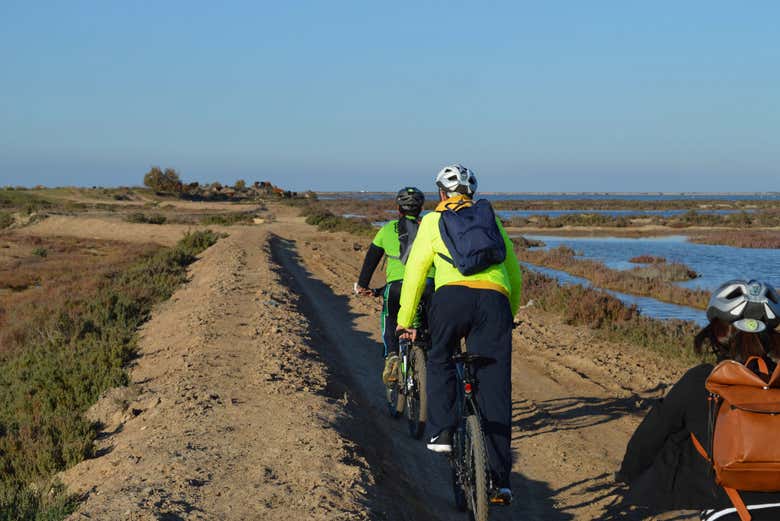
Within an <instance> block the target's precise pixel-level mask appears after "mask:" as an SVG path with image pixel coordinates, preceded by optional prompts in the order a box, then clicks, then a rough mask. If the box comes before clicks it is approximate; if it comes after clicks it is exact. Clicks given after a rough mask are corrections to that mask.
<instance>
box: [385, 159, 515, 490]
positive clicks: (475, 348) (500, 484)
mask: <svg viewBox="0 0 780 521" xmlns="http://www.w3.org/2000/svg"><path fill="white" fill-rule="evenodd" d="M436 185H437V187H438V188H439V195H440V199H441V202H440V203H439V205H438V206H437V207H436V211H434V212H431V213H429V214H427V215H426V216H425V217H423V219H422V221H421V222H420V229H419V230H418V232H417V238H416V239H415V241H414V245H413V247H412V251H411V254H410V255H409V261H408V262H407V264H406V272H405V274H404V280H403V288H402V290H401V309H400V311H399V312H398V329H399V331H400V332H401V333H402V334H403V335H405V336H408V337H411V338H412V339H414V337H415V335H416V331H415V330H414V329H413V327H412V324H413V317H414V312H415V309H416V308H417V302H418V301H419V300H420V297H421V295H422V293H423V288H424V287H425V276H426V273H427V272H428V270H429V269H430V267H431V265H433V266H435V268H436V276H435V286H436V290H435V293H434V294H433V297H432V301H431V304H430V307H429V312H428V314H429V323H430V325H429V327H430V334H431V349H430V351H429V352H428V383H427V385H428V426H429V429H430V433H431V434H433V436H432V437H431V438H430V440H429V441H428V444H427V446H428V449H430V450H432V451H435V452H451V451H452V431H453V429H454V428H455V427H456V425H455V424H456V422H457V412H456V404H455V400H456V394H457V387H456V381H457V380H456V369H455V365H454V363H453V362H452V359H451V357H452V355H453V353H454V352H455V350H456V349H458V347H459V345H460V341H461V339H463V338H465V339H466V349H467V351H468V352H469V353H473V354H476V355H481V356H486V357H489V358H492V359H494V360H495V363H492V364H489V365H485V366H481V367H479V368H478V369H477V377H478V379H479V382H480V389H479V393H478V395H477V397H478V402H479V407H480V410H481V411H482V414H483V415H484V420H485V425H484V428H485V434H486V437H487V442H488V443H487V445H488V447H487V448H488V456H489V459H490V462H491V467H492V469H491V470H492V472H493V483H494V484H495V486H496V490H494V491H493V492H492V493H493V494H494V497H495V498H496V499H500V500H501V501H502V502H504V503H509V502H511V499H512V492H511V488H510V484H509V478H510V475H511V469H512V455H511V450H510V439H511V438H510V434H511V420H512V394H511V385H512V382H511V364H512V322H513V317H514V315H515V313H516V312H517V309H518V307H519V303H520V286H521V274H520V266H519V264H518V262H517V258H516V257H515V253H514V249H513V247H512V242H511V241H510V239H509V237H508V236H507V234H506V232H505V231H504V228H503V226H502V225H501V221H500V220H499V219H497V218H496V217H495V215H494V214H493V211H492V209H490V210H488V209H487V208H489V204H487V203H483V204H479V203H475V202H474V201H473V196H474V193H475V192H476V189H477V179H476V176H475V175H474V173H473V172H471V170H469V169H467V168H465V167H463V166H461V165H452V166H448V167H445V168H444V169H442V170H441V171H440V172H439V174H438V175H437V177H436ZM478 204H479V206H480V208H479V209H477V205H478ZM471 206H474V208H475V210H473V211H472V212H467V213H469V214H473V213H474V212H476V211H479V212H481V213H479V214H478V215H482V216H485V215H487V217H483V219H484V220H485V222H479V223H476V225H477V226H475V223H473V222H471V224H466V225H463V226H464V228H462V229H461V231H463V230H466V232H465V233H460V234H458V235H457V240H456V242H453V238H452V235H451V234H448V236H447V237H443V236H442V230H443V229H448V228H447V226H449V223H457V221H458V219H459V218H458V217H457V216H455V215H450V213H451V212H450V211H452V212H454V213H455V214H457V213H458V212H459V211H462V210H463V209H465V208H468V207H471ZM483 210H485V211H484V212H483ZM445 214H446V215H445ZM445 217H446V218H447V219H446V220H445ZM463 219H464V220H465V218H463ZM441 221H444V222H441ZM492 221H495V226H494V225H493V223H492ZM442 224H443V225H444V226H441V225H442ZM448 230H449V229H448ZM483 232H484V235H481V234H483ZM479 237H482V239H480V238H479ZM484 237H489V238H490V239H491V240H492V243H490V245H489V246H490V248H486V249H485V250H477V251H479V252H487V253H486V257H487V258H488V259H489V261H488V262H489V264H488V265H487V267H484V264H485V262H484V261H483V260H479V261H475V262H474V264H473V265H472V268H473V269H474V270H475V271H474V272H471V271H470V269H466V268H465V263H464V262H462V260H463V259H466V260H467V261H469V260H473V259H474V258H475V257H473V256H469V254H471V250H469V248H471V247H472V246H474V244H477V242H478V241H479V240H483V239H484ZM502 241H503V245H502V244H501V242H502ZM445 242H449V244H450V245H451V246H453V248H454V249H456V251H455V252H453V251H451V250H450V249H449V248H448V246H447V245H446V244H445ZM462 245H466V246H467V247H466V248H465V250H466V251H468V252H469V254H463V252H460V251H457V248H458V247H459V246H461V247H462ZM453 253H458V254H459V255H460V259H461V260H459V259H458V258H456V257H458V256H459V255H453ZM453 259H455V261H453ZM455 264H457V265H458V266H460V268H458V267H456V265H455ZM461 269H463V270H464V271H468V272H469V273H471V274H469V275H464V274H463V273H462V272H461Z"/></svg>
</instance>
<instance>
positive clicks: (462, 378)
mask: <svg viewBox="0 0 780 521" xmlns="http://www.w3.org/2000/svg"><path fill="white" fill-rule="evenodd" d="M455 369H456V375H457V381H458V391H457V392H458V394H457V403H458V405H457V410H458V411H459V416H458V423H457V427H456V431H455V436H454V439H453V441H454V445H453V451H452V453H451V455H450V463H451V465H452V467H453V469H454V470H455V475H456V478H457V480H458V484H459V486H460V487H461V489H462V490H463V491H464V493H468V494H471V493H473V492H472V490H471V487H472V483H471V476H470V475H469V469H470V466H469V464H468V463H467V458H468V450H469V448H468V447H467V446H466V445H465V444H466V442H467V440H466V430H467V429H466V422H467V419H468V418H469V417H471V416H474V417H475V418H476V419H477V424H478V425H479V426H480V428H479V431H478V433H477V435H478V436H480V437H481V438H482V446H483V447H484V446H485V442H486V439H485V434H484V430H483V429H482V424H483V420H482V413H481V411H480V409H479V404H478V403H477V398H476V393H477V391H478V385H479V382H478V381H477V379H476V377H475V376H474V372H473V367H472V365H471V363H469V362H468V361H463V362H457V363H456V364H455ZM485 456H486V457H487V454H486V455H485ZM487 463H488V468H487V469H485V470H486V471H488V470H489V461H488V462H487ZM486 478H487V490H492V489H493V477H492V475H491V473H490V472H487V475H486Z"/></svg>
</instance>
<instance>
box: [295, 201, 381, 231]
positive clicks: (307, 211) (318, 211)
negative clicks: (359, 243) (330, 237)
mask: <svg viewBox="0 0 780 521" xmlns="http://www.w3.org/2000/svg"><path fill="white" fill-rule="evenodd" d="M302 213H303V215H305V216H306V224H311V225H312V226H316V227H317V229H318V230H321V231H328V232H347V233H351V234H354V235H373V234H374V233H376V228H375V227H374V225H372V224H371V222H370V221H369V220H368V219H358V218H354V217H342V216H340V215H335V214H334V213H333V212H331V211H330V210H326V209H324V208H322V207H320V206H318V205H316V204H309V205H307V206H305V207H304V209H303V212H302Z"/></svg>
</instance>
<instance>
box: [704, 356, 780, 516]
mask: <svg viewBox="0 0 780 521" xmlns="http://www.w3.org/2000/svg"><path fill="white" fill-rule="evenodd" d="M751 361H755V362H756V363H757V364H758V369H759V370H758V373H756V372H753V371H752V370H751V369H749V368H748V367H746V365H743V364H740V363H739V362H735V361H733V360H727V361H725V362H721V363H720V364H718V365H717V366H716V367H715V369H713V370H712V372H711V373H710V376H709V377H708V378H707V383H706V384H705V387H706V388H707V391H709V398H708V400H709V406H710V416H709V417H710V420H709V436H708V438H709V439H708V440H707V441H708V443H709V450H706V449H705V448H704V447H703V446H702V444H701V443H700V442H699V440H697V439H696V436H694V435H693V433H691V440H692V441H693V444H694V446H695V447H696V450H698V451H699V453H700V454H701V455H702V456H704V457H705V458H706V459H707V461H709V462H710V463H711V464H712V467H713V469H714V470H715V481H716V482H717V483H718V484H719V485H721V486H722V487H723V489H724V490H725V491H726V494H728V496H729V499H731V502H732V503H733V504H734V507H735V508H736V509H737V512H738V513H739V517H740V519H741V520H742V521H750V519H751V516H750V512H748V509H747V508H746V507H745V503H744V501H742V498H741V497H740V495H739V492H737V491H738V490H742V491H751V492H778V491H780V365H778V366H777V367H776V368H775V370H774V372H773V373H772V374H771V375H770V374H769V370H768V368H767V365H766V362H765V361H764V360H763V359H762V358H759V357H752V358H751V359H750V360H748V364H749V363H750V362H751Z"/></svg>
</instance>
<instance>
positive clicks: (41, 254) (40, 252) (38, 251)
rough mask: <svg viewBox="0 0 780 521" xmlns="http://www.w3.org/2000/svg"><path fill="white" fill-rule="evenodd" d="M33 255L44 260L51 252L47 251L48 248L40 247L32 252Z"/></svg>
mask: <svg viewBox="0 0 780 521" xmlns="http://www.w3.org/2000/svg"><path fill="white" fill-rule="evenodd" d="M32 254H33V255H35V256H36V257H41V258H43V257H46V256H47V255H48V254H49V250H47V249H46V248H40V247H38V248H35V249H34V250H33V251H32Z"/></svg>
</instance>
